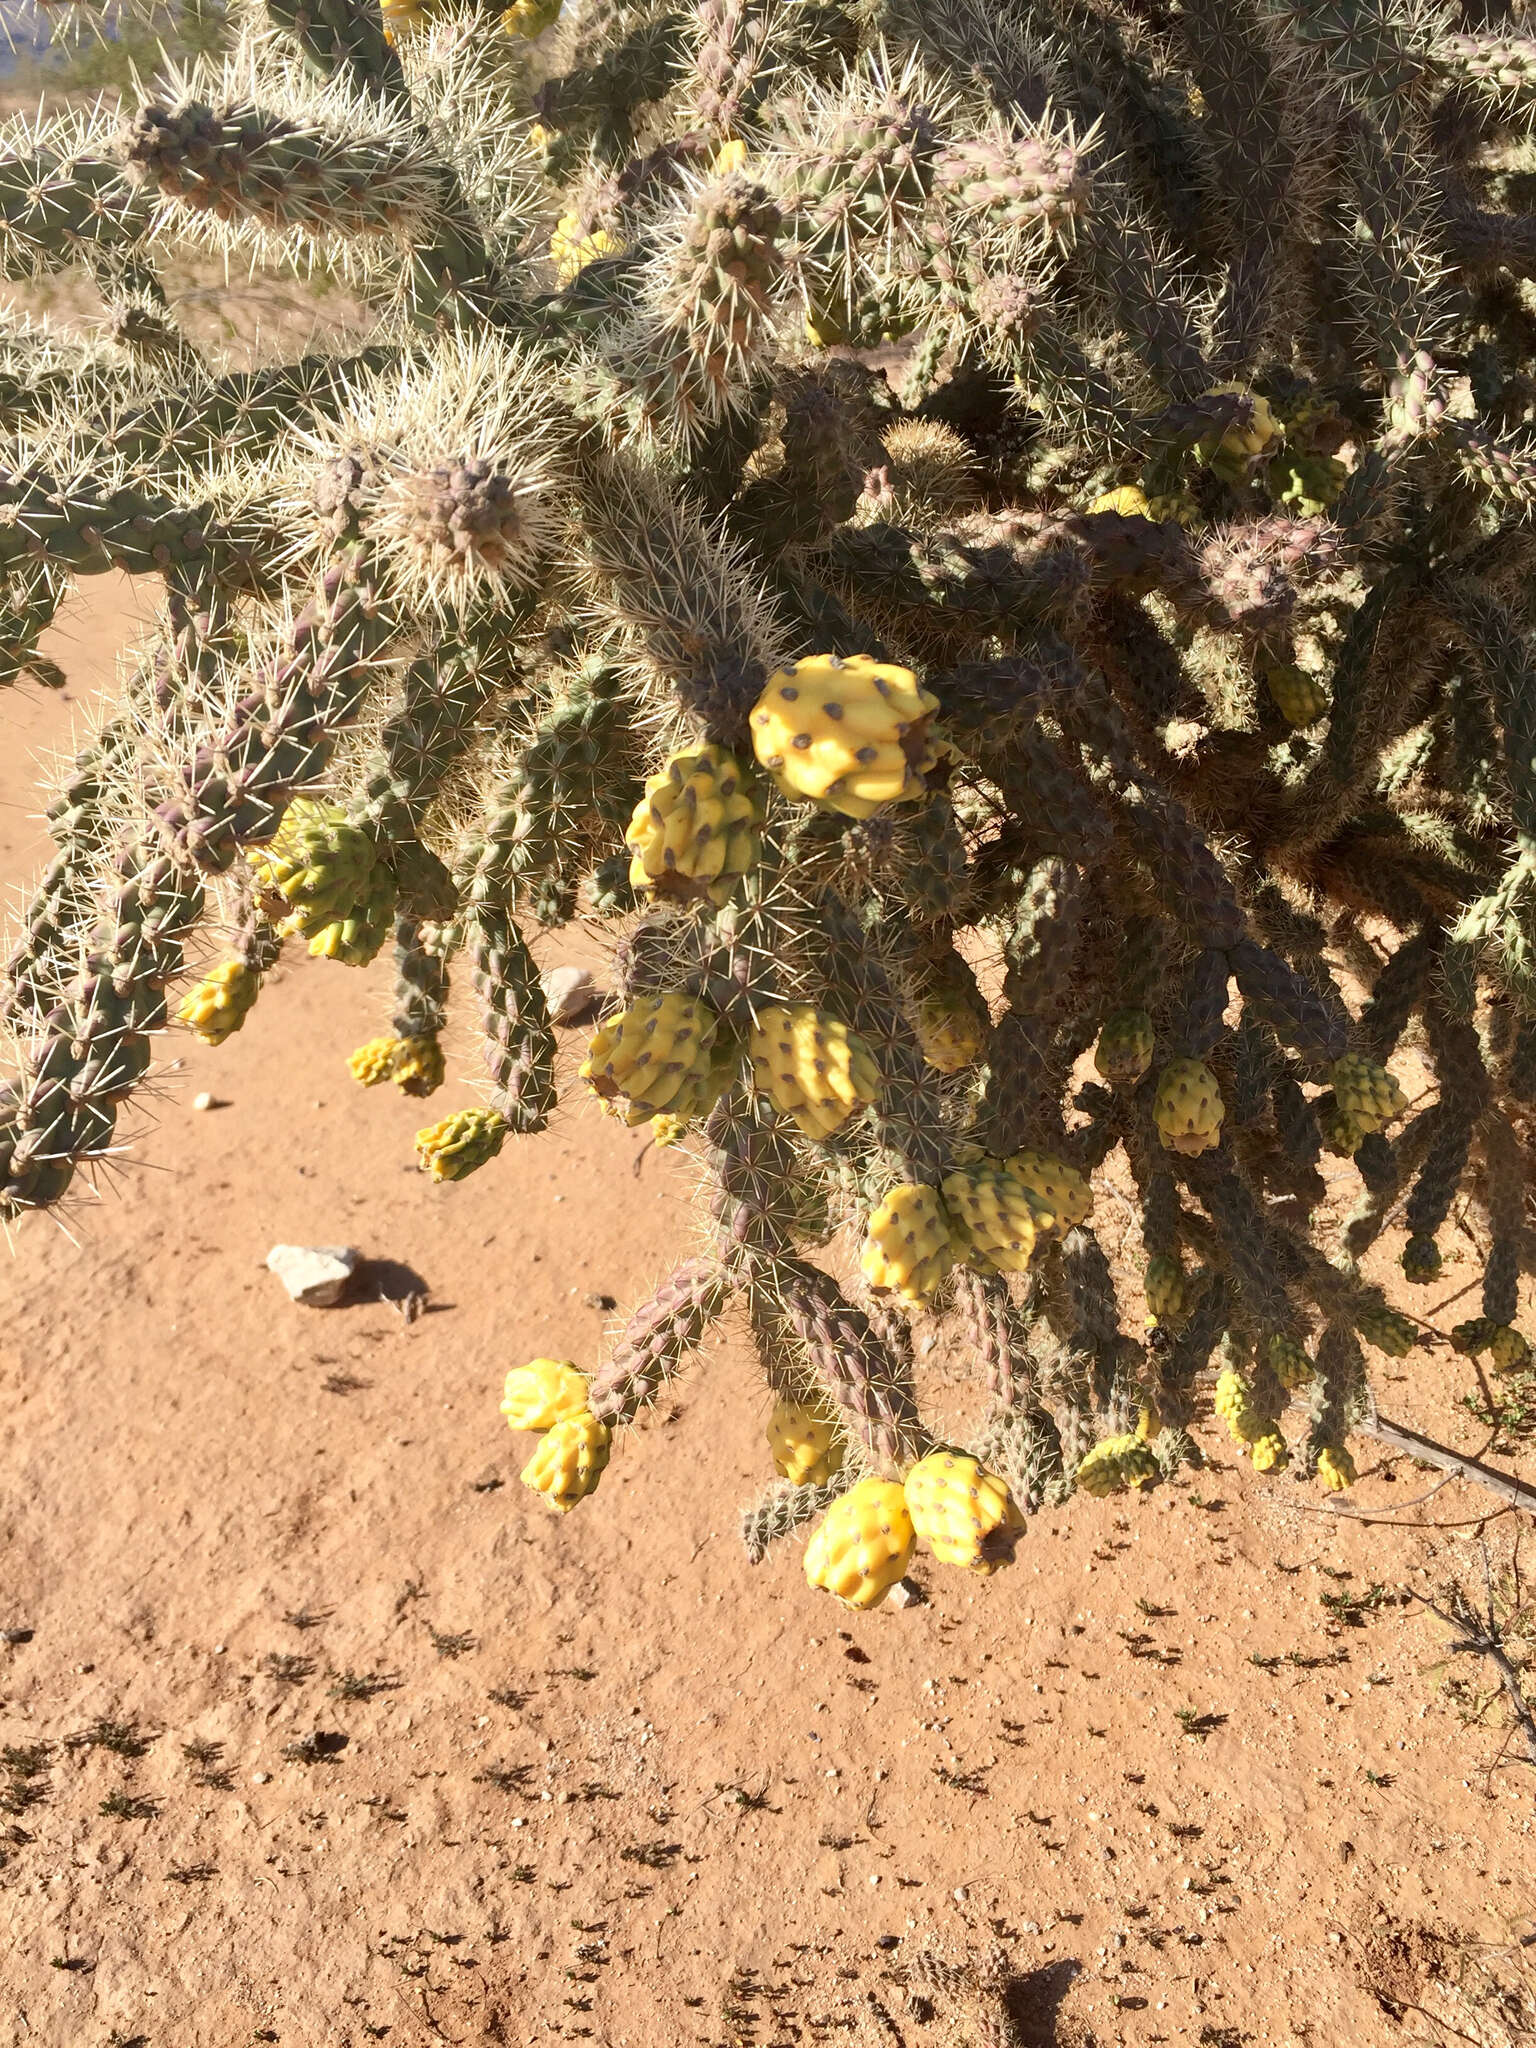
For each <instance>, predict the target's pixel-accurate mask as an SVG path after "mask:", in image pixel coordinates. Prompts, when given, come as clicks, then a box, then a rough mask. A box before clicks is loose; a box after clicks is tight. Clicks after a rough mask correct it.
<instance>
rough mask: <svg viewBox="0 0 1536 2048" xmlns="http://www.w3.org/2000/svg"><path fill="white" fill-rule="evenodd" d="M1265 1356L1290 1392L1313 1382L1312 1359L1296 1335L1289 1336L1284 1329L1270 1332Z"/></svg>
mask: <svg viewBox="0 0 1536 2048" xmlns="http://www.w3.org/2000/svg"><path fill="white" fill-rule="evenodd" d="M1264 1356H1265V1357H1266V1359H1267V1360H1268V1361H1269V1367H1270V1370H1271V1371H1272V1372H1273V1373H1274V1375H1275V1378H1276V1379H1277V1380H1278V1381H1279V1382H1280V1384H1281V1386H1282V1387H1284V1388H1285V1391H1286V1392H1287V1393H1288V1394H1294V1393H1295V1392H1296V1391H1297V1389H1298V1388H1300V1387H1305V1386H1309V1385H1310V1384H1311V1381H1312V1373H1313V1367H1312V1360H1311V1359H1310V1358H1309V1357H1308V1356H1307V1351H1306V1347H1305V1345H1302V1344H1298V1343H1297V1341H1296V1339H1295V1338H1294V1337H1287V1336H1286V1335H1285V1333H1284V1331H1282V1330H1275V1331H1273V1332H1272V1333H1271V1334H1270V1336H1269V1337H1268V1339H1267V1340H1266V1342H1265V1346H1264Z"/></svg>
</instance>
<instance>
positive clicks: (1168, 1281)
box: [1142, 1252, 1188, 1323]
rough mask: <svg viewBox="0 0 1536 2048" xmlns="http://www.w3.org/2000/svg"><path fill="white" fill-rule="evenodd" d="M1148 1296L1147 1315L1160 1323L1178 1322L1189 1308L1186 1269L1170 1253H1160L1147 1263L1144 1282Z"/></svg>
mask: <svg viewBox="0 0 1536 2048" xmlns="http://www.w3.org/2000/svg"><path fill="white" fill-rule="evenodd" d="M1142 1285H1143V1287H1144V1288H1145V1290H1146V1296H1147V1313H1148V1314H1149V1315H1151V1316H1153V1317H1154V1318H1155V1319H1156V1320H1157V1321H1158V1322H1160V1323H1165V1322H1176V1321H1177V1320H1178V1318H1179V1317H1180V1316H1181V1315H1183V1313H1184V1311H1185V1309H1186V1307H1187V1306H1188V1297H1187V1294H1186V1292H1185V1285H1184V1268H1183V1267H1182V1266H1181V1265H1180V1264H1179V1262H1178V1260H1177V1259H1176V1258H1174V1257H1172V1256H1171V1255H1170V1254H1169V1253H1168V1252H1158V1253H1157V1255H1156V1256H1155V1257H1154V1258H1150V1259H1148V1261H1147V1273H1146V1278H1145V1280H1144V1281H1143V1282H1142Z"/></svg>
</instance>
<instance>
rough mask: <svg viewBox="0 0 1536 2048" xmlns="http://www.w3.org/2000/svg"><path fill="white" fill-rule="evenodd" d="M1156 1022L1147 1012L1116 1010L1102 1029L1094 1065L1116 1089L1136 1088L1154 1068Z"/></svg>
mask: <svg viewBox="0 0 1536 2048" xmlns="http://www.w3.org/2000/svg"><path fill="white" fill-rule="evenodd" d="M1152 1047H1153V1035H1152V1019H1151V1018H1150V1017H1149V1016H1148V1015H1147V1013H1146V1011H1145V1010H1116V1012H1115V1014H1114V1015H1113V1016H1112V1017H1106V1018H1105V1020H1104V1022H1103V1024H1102V1025H1101V1026H1100V1028H1099V1036H1098V1041H1097V1043H1096V1044H1095V1046H1094V1048H1093V1064H1094V1065H1095V1066H1096V1067H1097V1068H1098V1070H1099V1072H1100V1073H1101V1074H1102V1075H1103V1077H1104V1079H1105V1080H1106V1081H1108V1082H1109V1084H1110V1086H1111V1087H1112V1088H1134V1087H1135V1085H1136V1083H1137V1082H1138V1081H1139V1080H1140V1079H1141V1077H1142V1075H1143V1074H1144V1073H1145V1072H1146V1071H1147V1069H1148V1067H1150V1066H1151V1064H1152Z"/></svg>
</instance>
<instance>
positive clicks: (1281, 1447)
mask: <svg viewBox="0 0 1536 2048" xmlns="http://www.w3.org/2000/svg"><path fill="white" fill-rule="evenodd" d="M1214 1405H1215V1409H1216V1413H1217V1414H1218V1415H1219V1416H1220V1417H1221V1419H1222V1421H1223V1422H1224V1423H1225V1424H1226V1425H1227V1428H1228V1430H1229V1432H1230V1433H1231V1436H1232V1441H1233V1442H1234V1443H1239V1444H1241V1445H1242V1446H1243V1448H1244V1450H1246V1451H1247V1453H1248V1455H1249V1457H1251V1458H1252V1460H1253V1469H1254V1470H1255V1471H1256V1472H1283V1471H1284V1470H1285V1468H1286V1466H1287V1465H1288V1464H1289V1463H1290V1462H1291V1454H1290V1452H1289V1450H1287V1448H1286V1443H1285V1438H1284V1437H1283V1436H1282V1435H1281V1434H1280V1430H1279V1427H1278V1425H1277V1424H1276V1421H1275V1418H1274V1417H1273V1416H1272V1415H1266V1414H1265V1413H1264V1411H1263V1410H1262V1409H1261V1408H1260V1407H1259V1406H1258V1405H1257V1403H1256V1402H1255V1401H1254V1399H1253V1388H1252V1387H1251V1385H1250V1384H1249V1382H1248V1380H1247V1379H1246V1378H1245V1377H1244V1376H1243V1374H1242V1373H1240V1372H1239V1371H1238V1370H1237V1369H1236V1367H1234V1366H1230V1365H1229V1366H1226V1367H1224V1368H1223V1370H1222V1371H1221V1372H1220V1373H1218V1374H1217V1376H1216V1398H1215V1403H1214Z"/></svg>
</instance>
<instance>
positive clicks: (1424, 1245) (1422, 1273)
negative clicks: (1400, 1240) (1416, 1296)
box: [1402, 1237, 1442, 1287]
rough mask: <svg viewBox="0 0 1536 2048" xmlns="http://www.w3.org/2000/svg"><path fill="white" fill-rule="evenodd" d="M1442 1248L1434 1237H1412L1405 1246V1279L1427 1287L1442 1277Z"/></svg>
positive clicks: (1403, 1264) (1403, 1260) (1403, 1257)
mask: <svg viewBox="0 0 1536 2048" xmlns="http://www.w3.org/2000/svg"><path fill="white" fill-rule="evenodd" d="M1441 1264H1442V1260H1441V1257H1440V1247H1439V1245H1437V1244H1436V1243H1435V1240H1434V1239H1433V1238H1432V1237H1410V1238H1409V1240H1408V1242H1407V1243H1406V1244H1405V1245H1404V1246H1403V1256H1402V1268H1403V1278H1404V1279H1405V1280H1412V1281H1413V1282H1414V1283H1415V1284H1416V1285H1417V1286H1420V1287H1427V1286H1428V1285H1429V1284H1430V1283H1431V1282H1432V1281H1434V1280H1438V1279H1439V1277H1440V1267H1441Z"/></svg>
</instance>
